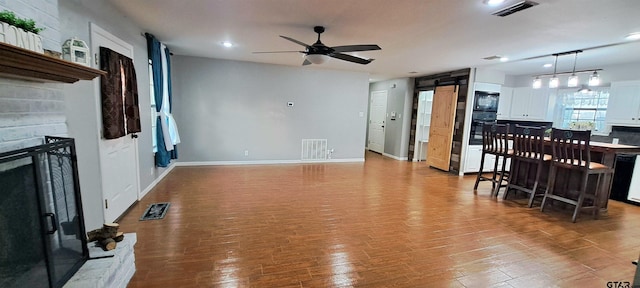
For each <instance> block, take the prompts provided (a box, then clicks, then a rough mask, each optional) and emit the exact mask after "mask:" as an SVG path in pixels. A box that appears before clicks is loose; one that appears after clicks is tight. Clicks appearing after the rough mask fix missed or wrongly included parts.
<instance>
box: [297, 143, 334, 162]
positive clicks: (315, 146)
mask: <svg viewBox="0 0 640 288" xmlns="http://www.w3.org/2000/svg"><path fill="white" fill-rule="evenodd" d="M327 153H328V151H327V139H302V156H301V158H300V159H301V160H302V161H322V160H327Z"/></svg>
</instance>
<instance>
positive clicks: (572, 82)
mask: <svg viewBox="0 0 640 288" xmlns="http://www.w3.org/2000/svg"><path fill="white" fill-rule="evenodd" d="M578 82H579V81H578V76H576V74H571V76H569V81H568V82H567V86H568V87H578Z"/></svg>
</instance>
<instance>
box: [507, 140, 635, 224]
mask: <svg viewBox="0 0 640 288" xmlns="http://www.w3.org/2000/svg"><path fill="white" fill-rule="evenodd" d="M589 145H590V147H591V148H590V151H591V153H590V154H591V162H598V163H601V164H603V165H606V166H609V167H612V168H614V167H615V164H616V155H617V154H640V147H639V146H631V145H623V144H612V143H603V142H596V141H590V142H589ZM545 152H546V153H548V154H551V141H550V140H549V138H545ZM546 164H548V163H546ZM512 165H523V167H519V169H518V170H519V171H524V173H519V175H513V176H514V179H513V181H518V183H523V182H524V181H526V182H528V183H531V182H533V179H534V177H535V169H527V167H525V166H526V165H527V164H526V163H518V161H512ZM514 168H515V167H510V170H511V171H514ZM548 174H549V165H545V167H544V169H543V171H542V175H541V179H540V183H541V184H542V185H541V186H543V187H546V185H547V180H548ZM614 176H615V175H613V174H611V175H605V176H603V179H602V181H603V184H602V191H598V198H597V199H598V206H599V207H600V211H599V212H600V214H602V213H606V212H607V207H608V201H609V195H610V194H611V184H612V182H613V181H612V180H613V177H614ZM579 180H580V177H579V175H578V174H577V173H575V171H567V170H566V169H559V171H558V174H557V175H556V185H555V187H554V194H560V195H566V196H567V197H569V198H573V199H577V198H578V196H577V193H571V191H575V190H577V189H576V188H577V187H578V186H579ZM596 184H597V177H590V178H589V182H588V185H587V187H588V188H587V189H588V190H587V192H588V193H590V194H593V193H594V192H595V191H594V190H595V188H596V187H597V185H596ZM540 189H546V188H540Z"/></svg>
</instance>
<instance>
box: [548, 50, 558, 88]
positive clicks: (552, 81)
mask: <svg viewBox="0 0 640 288" xmlns="http://www.w3.org/2000/svg"><path fill="white" fill-rule="evenodd" d="M554 55H555V56H556V60H555V61H554V63H553V76H552V77H551V79H549V88H558V84H559V83H560V79H558V75H556V71H557V70H556V68H557V67H558V54H554Z"/></svg>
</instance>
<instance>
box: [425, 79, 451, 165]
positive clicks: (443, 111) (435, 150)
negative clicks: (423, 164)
mask: <svg viewBox="0 0 640 288" xmlns="http://www.w3.org/2000/svg"><path fill="white" fill-rule="evenodd" d="M457 102H458V86H455V85H453V86H439V87H436V90H435V93H434V95H433V109H432V111H431V127H430V128H429V142H428V143H429V144H428V148H427V151H428V152H427V165H429V166H431V167H434V168H438V169H440V170H444V171H449V161H450V159H451V145H452V143H453V128H454V127H453V126H454V120H455V116H456V106H457V105H456V104H457Z"/></svg>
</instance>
